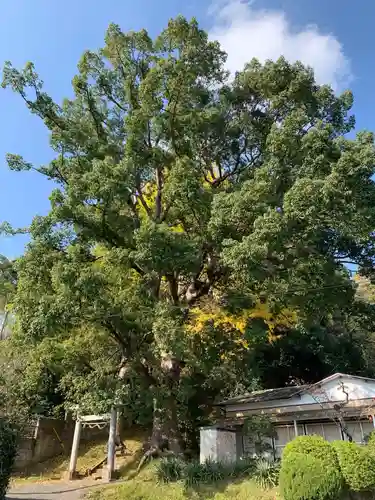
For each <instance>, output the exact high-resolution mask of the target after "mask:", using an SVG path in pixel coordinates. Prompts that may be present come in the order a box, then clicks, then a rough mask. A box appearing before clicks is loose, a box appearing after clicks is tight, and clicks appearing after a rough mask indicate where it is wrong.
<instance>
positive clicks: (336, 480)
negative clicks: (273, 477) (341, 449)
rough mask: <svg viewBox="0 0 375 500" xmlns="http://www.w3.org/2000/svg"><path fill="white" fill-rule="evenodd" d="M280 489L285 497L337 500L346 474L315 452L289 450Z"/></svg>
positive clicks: (294, 499)
mask: <svg viewBox="0 0 375 500" xmlns="http://www.w3.org/2000/svg"><path fill="white" fill-rule="evenodd" d="M280 490H281V494H282V496H283V498H284V500H337V499H338V498H340V495H341V492H342V476H341V474H340V471H339V469H338V467H335V466H334V465H329V464H328V463H327V462H326V461H324V460H322V459H320V458H317V457H315V456H314V455H313V454H305V453H298V452H292V451H289V452H288V453H287V454H286V455H284V456H283V459H282V462H281V470H280Z"/></svg>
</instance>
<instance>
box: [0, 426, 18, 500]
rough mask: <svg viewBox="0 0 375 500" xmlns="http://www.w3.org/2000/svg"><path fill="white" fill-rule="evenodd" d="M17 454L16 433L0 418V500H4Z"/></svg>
mask: <svg viewBox="0 0 375 500" xmlns="http://www.w3.org/2000/svg"><path fill="white" fill-rule="evenodd" d="M16 454H17V431H16V430H15V428H14V427H13V426H12V425H11V424H10V423H9V422H8V421H7V420H5V419H4V418H0V500H5V494H6V491H7V489H8V486H9V481H10V476H11V473H12V468H13V464H14V461H15V458H16Z"/></svg>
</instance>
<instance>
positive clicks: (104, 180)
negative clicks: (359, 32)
mask: <svg viewBox="0 0 375 500" xmlns="http://www.w3.org/2000/svg"><path fill="white" fill-rule="evenodd" d="M225 59H226V55H225V54H224V52H223V51H222V50H221V48H220V46H219V44H218V43H217V42H212V41H209V40H208V37H207V34H206V33H205V32H204V31H202V30H201V29H200V28H199V26H198V24H197V22H196V21H195V20H194V19H193V20H192V21H190V22H189V21H187V20H186V19H184V18H182V17H178V18H176V19H174V20H171V21H170V22H169V23H168V26H167V28H166V29H165V30H164V31H162V33H161V34H160V35H159V36H158V37H157V38H156V39H155V40H153V39H151V38H150V36H149V34H148V33H147V32H146V31H145V30H142V31H140V32H130V33H123V32H122V31H121V29H120V27H119V26H117V25H110V27H109V29H108V31H107V33H106V37H105V45H104V47H103V48H102V49H100V50H99V51H97V52H93V51H87V52H85V53H84V54H83V56H82V58H81V60H80V61H79V64H78V73H77V75H76V76H75V77H74V78H73V82H72V85H73V91H74V96H73V97H72V98H70V99H65V100H64V101H63V102H62V103H61V104H58V103H56V102H54V101H53V99H52V98H51V97H50V96H49V95H48V94H47V93H46V92H45V91H44V88H43V82H42V81H41V79H40V78H39V76H38V74H37V73H36V71H35V68H34V66H33V64H32V63H29V64H27V65H26V67H25V68H24V69H23V70H18V69H16V68H14V67H13V66H12V65H11V63H7V64H6V65H5V68H4V75H3V86H4V87H9V88H11V89H12V90H13V91H15V92H16V93H18V94H19V95H20V96H21V98H22V99H23V100H24V101H25V104H26V106H27V107H28V109H29V110H30V112H31V113H33V114H36V115H38V116H39V117H40V118H41V119H42V120H43V122H44V123H45V125H46V127H47V128H48V129H49V131H50V144H51V148H52V149H53V150H54V152H55V158H54V160H53V161H51V162H50V163H49V164H48V165H43V166H33V165H31V164H30V163H29V162H28V161H27V160H25V159H23V158H22V157H20V156H19V155H17V154H9V155H8V158H7V159H8V164H9V167H10V168H11V169H12V170H16V171H25V170H30V169H35V170H37V171H38V172H39V173H40V174H42V175H44V176H46V177H48V178H49V179H51V180H52V181H53V182H54V183H55V186H56V188H55V189H54V191H53V192H52V194H51V198H50V199H51V210H50V212H49V214H48V215H47V216H45V217H35V218H34V220H33V222H32V224H31V227H30V234H31V242H30V244H29V245H28V248H27V250H26V253H25V255H24V256H23V257H22V258H20V259H19V260H18V262H17V266H16V267H17V273H18V274H17V278H18V282H17V294H16V297H15V301H14V308H15V311H16V314H17V318H18V332H17V334H15V341H17V342H20V345H24V344H22V343H27V345H28V346H29V348H30V346H38V345H39V346H40V345H42V346H49V348H48V349H47V350H46V351H44V352H45V353H46V354H47V353H48V352H50V353H51V352H53V355H51V356H52V358H54V359H51V356H49V358H48V356H46V360H47V361H48V362H47V361H46V363H47V364H48V366H49V369H52V371H53V372H54V373H55V374H56V373H57V374H58V380H59V382H58V383H59V384H60V388H61V387H64V391H65V394H66V397H67V398H69V399H70V400H71V401H73V402H74V401H75V402H78V401H81V402H82V400H83V395H85V397H87V394H88V393H89V392H90V387H89V385H91V390H94V392H95V391H96V392H97V393H98V394H100V395H101V396H100V397H101V399H102V400H105V401H107V400H108V398H109V399H111V398H112V400H113V398H118V399H120V400H122V401H123V400H124V393H123V392H121V391H122V390H123V388H124V387H128V388H129V387H130V386H131V387H134V380H137V384H139V383H141V382H140V381H141V380H143V383H144V384H145V385H146V386H149V385H150V384H151V387H152V388H153V389H152V391H153V392H152V394H153V395H154V396H155V397H156V395H158V396H159V397H161V399H163V398H164V401H166V400H167V399H168V397H169V396H171V395H173V397H174V399H176V400H177V403H178V408H179V411H187V412H188V411H191V405H190V410H189V405H188V404H187V402H189V401H190V402H191V401H192V399H191V398H196V399H195V405H196V407H197V408H198V407H200V406H199V405H200V404H201V402H202V401H203V402H204V403H205V404H206V403H207V400H208V399H209V398H210V397H212V398H213V397H214V396H215V394H217V392H218V390H220V389H222V390H223V392H225V390H227V389H226V388H225V387H224V388H223V384H224V386H226V387H227V388H228V390H229V387H231V386H232V387H233V385H234V384H235V383H236V382H240V383H242V382H243V383H244V384H245V385H246V384H249V383H250V382H249V378H250V376H249V374H248V372H249V365H248V363H246V362H248V360H249V357H248V354H249V350H251V349H252V348H253V346H254V343H255V342H263V343H268V342H270V341H271V342H272V341H273V340H274V339H275V338H278V336H279V334H281V335H282V334H283V332H285V330H286V329H288V328H290V327H291V325H296V324H297V323H306V324H309V325H311V324H316V323H318V324H319V323H320V322H321V320H322V318H327V317H329V315H332V314H333V312H334V311H336V310H337V308H338V307H339V308H342V309H345V308H347V307H348V306H349V305H350V304H352V302H353V300H354V299H353V297H354V286H353V283H352V281H351V280H350V279H349V274H348V272H347V270H346V267H345V265H344V261H352V262H355V263H356V264H358V265H359V266H360V267H361V269H362V270H363V272H364V273H367V274H369V273H370V272H371V270H372V267H373V260H374V237H375V236H374V234H375V233H374V232H373V231H374V228H375V187H374V182H373V180H372V176H373V174H374V165H375V161H374V160H375V154H374V143H373V135H372V134H371V133H368V132H361V133H359V134H358V135H357V136H356V137H355V138H354V139H350V138H348V137H346V133H347V132H349V131H350V130H352V129H353V127H354V118H353V116H352V115H350V108H351V106H352V100H353V99H352V95H351V93H350V92H344V93H343V94H342V95H340V96H336V95H335V94H334V93H333V91H332V89H331V88H330V87H328V86H319V85H317V84H316V82H315V80H314V75H313V72H312V70H311V69H309V68H306V67H304V66H303V65H302V64H300V63H295V64H290V63H288V62H287V61H286V60H285V59H283V58H281V59H279V60H278V61H276V62H271V61H267V62H266V63H265V64H263V65H262V64H260V63H259V62H258V61H256V60H252V61H251V62H249V64H247V65H246V67H245V68H244V69H243V71H239V72H238V73H237V74H236V75H235V77H234V78H233V79H229V78H228V75H227V73H226V71H225V69H224V63H225ZM262 309H263V312H262ZM257 310H258V312H256V311H257ZM207 311H208V312H207ZM244 311H245V312H244ZM246 311H247V312H246ZM259 311H260V312H259ZM285 317H286V319H285ZM282 318H284V319H282ZM275 324H276V326H275ZM259 325H261V328H259ZM82 331H83V332H86V333H87V332H90V333H87V335H88V337H87V338H88V339H91V340H90V344H89V345H88V344H87V341H86V340H87V339H85V335H83V337H82V335H81V334H80V332H82ZM95 332H97V334H96V333H95ZM239 340H240V341H239ZM50 343H52V344H50ZM60 344H61V347H60V348H59V349H56V351H55V349H51V345H55V346H56V345H60ZM43 349H44V348H43ZM96 350H97V352H98V353H100V354H99V357H98V359H100V360H101V362H100V366H98V364H95V363H94V357H95V354H94V353H95V351H96ZM57 353H60V354H59V356H58V355H57ZM228 353H229V354H230V355H228ZM56 356H57V357H58V359H57V361H56ZM72 359H74V363H72ZM62 360H64V362H63V366H64V367H65V368H64V369H63V370H62V373H59V369H60V368H58V367H61V366H62V365H61V363H62ZM56 363H57V364H56ZM69 363H70V364H69ZM67 366H69V367H70V368H69V369H68V368H67ZM51 367H52V368H51ZM245 367H246V368H245ZM112 368H113V369H112ZM67 373H68V375H67ZM118 376H120V378H121V381H122V382H121V383H120V385H119V383H118V382H117V381H116V380H117V378H116V377H118ZM85 380H86V383H85V382H84V381H85ZM88 380H89V381H92V384H88V383H87V381H88ZM95 381H96V382H95ZM223 381H224V382H223ZM132 384H133V385H132ZM226 384H227V385H226ZM136 386H137V387H139V385H136ZM202 392H204V394H202ZM128 394H129V393H128ZM166 397H167V399H165V398H166ZM90 404H93V405H94V403H92V402H91V403H90ZM183 409H184V410H183ZM168 411H169V412H170V413H171V412H172V413H173V411H174V409H173V405H172V406H169V409H168Z"/></svg>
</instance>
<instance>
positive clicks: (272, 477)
mask: <svg viewBox="0 0 375 500" xmlns="http://www.w3.org/2000/svg"><path fill="white" fill-rule="evenodd" d="M279 473H280V464H279V463H277V462H270V461H269V460H265V459H264V458H261V459H259V460H257V461H256V463H255V468H254V471H253V474H252V475H253V478H254V480H255V481H256V482H257V483H258V484H259V486H260V487H261V488H263V489H267V488H274V487H275V486H277V485H278V482H279Z"/></svg>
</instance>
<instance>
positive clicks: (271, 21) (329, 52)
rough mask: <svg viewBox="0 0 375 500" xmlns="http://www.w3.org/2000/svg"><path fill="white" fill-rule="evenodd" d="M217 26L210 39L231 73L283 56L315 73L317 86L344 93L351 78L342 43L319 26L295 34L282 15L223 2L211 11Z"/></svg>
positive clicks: (230, 0) (232, 0) (233, 1)
mask: <svg viewBox="0 0 375 500" xmlns="http://www.w3.org/2000/svg"><path fill="white" fill-rule="evenodd" d="M210 14H211V15H212V17H213V20H214V25H213V27H212V29H211V30H210V38H211V39H215V40H218V41H219V42H220V44H221V46H222V47H223V49H224V50H225V51H226V52H227V54H228V61H227V67H228V69H229V70H230V71H231V72H234V71H236V70H241V69H243V66H244V64H245V63H246V62H249V61H250V60H251V59H252V58H253V57H256V58H258V59H259V60H260V61H262V62H264V61H265V60H266V59H273V60H276V59H277V58H278V57H280V56H281V55H283V56H284V57H285V58H286V59H287V60H289V61H291V62H294V61H297V60H299V61H301V62H303V63H304V64H306V65H308V66H311V67H312V68H313V69H314V71H315V78H316V80H317V82H318V83H321V84H323V83H329V84H331V85H332V86H333V88H334V89H335V90H339V89H342V88H343V87H344V86H345V85H347V84H348V83H349V81H350V80H351V78H352V75H351V70H350V61H349V59H348V58H347V57H346V56H345V54H344V51H343V47H342V45H341V43H340V42H339V40H338V39H337V38H336V37H335V36H334V35H332V34H324V33H322V32H321V31H320V30H319V28H318V27H317V26H306V27H304V28H303V29H301V30H299V31H296V30H294V29H293V26H291V24H290V22H289V21H288V19H287V17H286V15H285V13H284V12H282V11H277V10H263V9H256V8H254V6H253V3H252V2H251V3H249V4H247V3H243V2H242V1H241V0H224V2H223V1H221V2H219V3H215V4H214V5H213V6H212V8H211V9H210Z"/></svg>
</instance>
